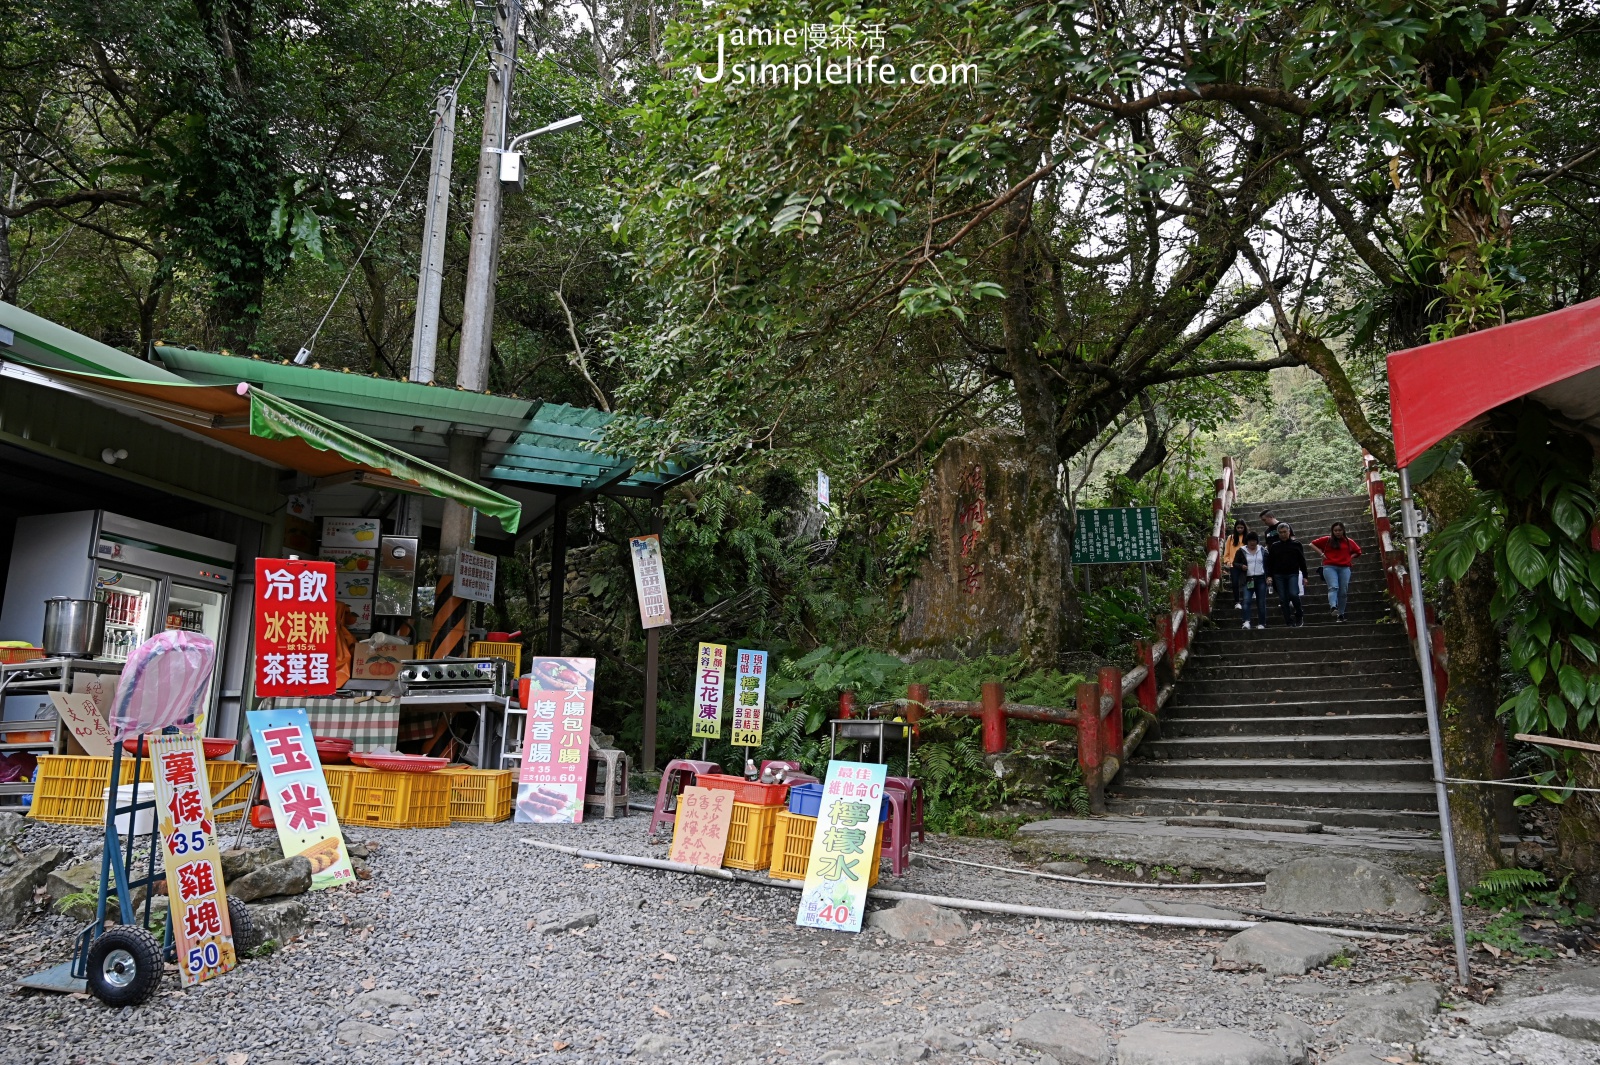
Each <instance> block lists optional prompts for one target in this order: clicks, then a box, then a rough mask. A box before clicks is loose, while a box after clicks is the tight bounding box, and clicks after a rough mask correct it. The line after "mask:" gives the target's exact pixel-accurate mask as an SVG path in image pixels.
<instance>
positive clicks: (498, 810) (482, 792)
mask: <svg viewBox="0 0 1600 1065" xmlns="http://www.w3.org/2000/svg"><path fill="white" fill-rule="evenodd" d="M441 772H444V773H448V774H450V820H452V821H484V822H488V821H504V820H506V819H507V818H509V817H510V816H511V798H512V796H513V794H515V792H516V790H517V784H516V773H515V771H513V770H510V769H468V768H464V767H463V768H459V769H458V768H455V767H453V766H452V767H451V768H449V769H445V770H441Z"/></svg>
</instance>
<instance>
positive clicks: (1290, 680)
mask: <svg viewBox="0 0 1600 1065" xmlns="http://www.w3.org/2000/svg"><path fill="white" fill-rule="evenodd" d="M1352 680H1364V681H1367V683H1365V684H1362V685H1360V687H1363V688H1379V687H1388V688H1405V689H1409V688H1410V687H1413V686H1414V687H1416V688H1417V689H1418V690H1420V689H1421V687H1422V677H1421V674H1419V673H1412V672H1409V671H1408V672H1405V673H1400V672H1396V673H1375V674H1371V675H1369V676H1366V677H1354V678H1352V677H1329V676H1318V675H1317V674H1315V673H1310V674H1307V673H1288V674H1285V673H1279V674H1277V675H1276V676H1261V677H1254V678H1248V679H1245V680H1237V679H1219V678H1214V677H1182V678H1180V683H1181V690H1182V694H1183V695H1185V696H1189V695H1218V694H1224V693H1227V692H1238V691H1249V692H1250V693H1251V694H1253V695H1256V696H1263V697H1266V698H1271V697H1272V696H1273V695H1274V694H1281V693H1283V692H1308V691H1341V692H1342V691H1348V690H1350V689H1351V688H1353V687H1356V685H1354V684H1352V683H1351V681H1352Z"/></svg>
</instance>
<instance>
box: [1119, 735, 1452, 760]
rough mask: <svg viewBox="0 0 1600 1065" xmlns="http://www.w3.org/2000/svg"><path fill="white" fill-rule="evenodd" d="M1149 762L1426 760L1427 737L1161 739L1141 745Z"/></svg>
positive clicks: (1271, 736)
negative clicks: (1172, 759)
mask: <svg viewBox="0 0 1600 1065" xmlns="http://www.w3.org/2000/svg"><path fill="white" fill-rule="evenodd" d="M1141 750H1142V751H1143V753H1144V754H1145V756H1146V757H1149V758H1244V759H1264V758H1325V759H1333V760H1337V759H1351V760H1356V761H1359V760H1362V759H1367V758H1371V757H1373V756H1375V755H1379V754H1382V755H1383V756H1385V757H1388V758H1417V759H1421V758H1427V757H1428V756H1429V753H1430V752H1429V749H1428V737H1427V736H1426V735H1424V734H1418V735H1416V736H1394V735H1386V734H1373V733H1351V734H1349V735H1345V736H1285V735H1259V734H1257V735H1250V736H1227V737H1222V738H1216V737H1210V738H1195V739H1187V738H1182V737H1179V738H1174V739H1168V738H1165V737H1163V738H1161V739H1158V740H1155V741H1154V742H1151V743H1145V744H1142V745H1141Z"/></svg>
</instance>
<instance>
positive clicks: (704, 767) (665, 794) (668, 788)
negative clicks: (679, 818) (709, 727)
mask: <svg viewBox="0 0 1600 1065" xmlns="http://www.w3.org/2000/svg"><path fill="white" fill-rule="evenodd" d="M720 772H722V767H721V766H720V765H718V764H717V763H715V762H696V761H693V760H692V759H688V758H674V759H673V760H672V761H670V762H668V763H667V768H666V769H663V770H662V771H661V787H660V788H658V789H657V790H656V809H655V812H654V813H652V814H651V815H650V835H652V836H653V835H655V834H656V826H657V825H659V824H662V823H666V824H671V823H672V821H673V817H674V812H675V810H676V807H675V806H674V808H673V811H669V810H668V809H667V805H668V803H671V802H672V800H673V799H675V798H677V795H678V793H679V792H680V791H682V790H683V789H684V788H686V787H688V786H689V785H691V784H693V783H694V782H695V781H697V780H699V779H700V774H701V773H720Z"/></svg>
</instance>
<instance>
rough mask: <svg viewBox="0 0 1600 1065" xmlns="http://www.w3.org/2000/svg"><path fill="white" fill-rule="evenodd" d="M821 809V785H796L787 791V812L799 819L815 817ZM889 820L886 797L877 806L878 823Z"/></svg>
mask: <svg viewBox="0 0 1600 1065" xmlns="http://www.w3.org/2000/svg"><path fill="white" fill-rule="evenodd" d="M821 809H822V785H821V784H796V785H794V786H793V787H791V788H790V789H789V812H790V813H792V814H795V815H797V816H800V817H816V816H817V813H818V812H819V811H820V810H821ZM887 820H889V800H888V798H887V797H885V798H884V800H883V801H882V802H880V803H879V804H878V821H879V822H880V823H882V822H884V821H887Z"/></svg>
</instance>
